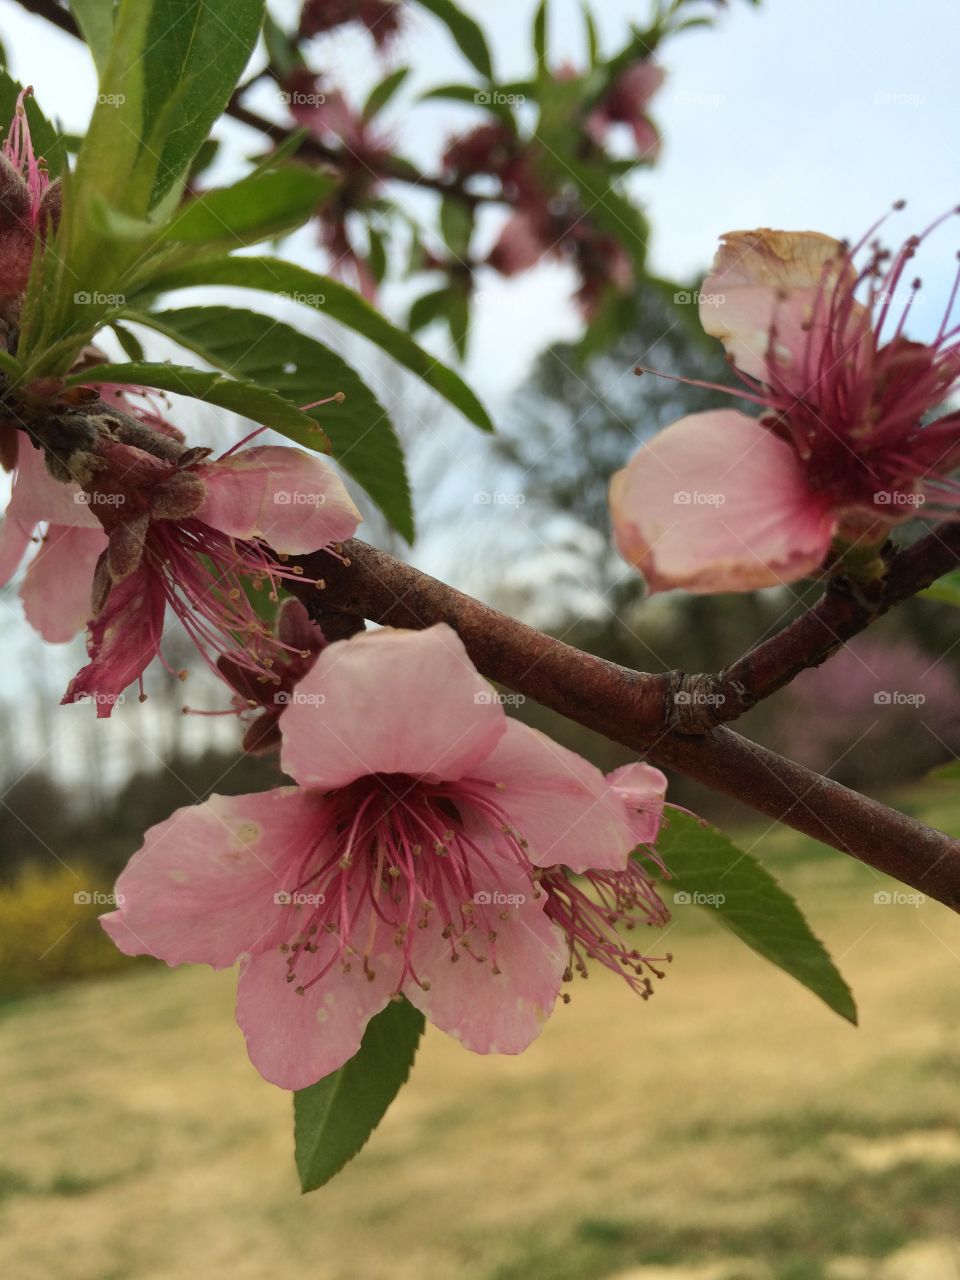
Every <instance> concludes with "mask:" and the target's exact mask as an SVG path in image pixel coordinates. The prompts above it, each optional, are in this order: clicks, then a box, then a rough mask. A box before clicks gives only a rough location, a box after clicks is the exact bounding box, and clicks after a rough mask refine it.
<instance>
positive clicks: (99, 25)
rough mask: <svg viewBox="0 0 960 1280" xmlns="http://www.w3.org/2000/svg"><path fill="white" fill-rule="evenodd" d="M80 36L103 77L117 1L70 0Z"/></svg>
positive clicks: (108, 55) (111, 37)
mask: <svg viewBox="0 0 960 1280" xmlns="http://www.w3.org/2000/svg"><path fill="white" fill-rule="evenodd" d="M70 8H71V9H72V10H73V16H74V17H75V18H76V20H77V26H78V27H79V28H80V34H81V35H82V36H83V38H84V40H86V42H87V45H88V47H89V49H90V53H91V54H92V56H93V61H94V65H95V66H96V68H97V72H98V74H99V75H103V73H104V71H105V70H106V66H107V62H108V60H109V57H110V44H111V41H112V40H113V20H114V17H115V15H116V8H117V6H116V2H115V0H70Z"/></svg>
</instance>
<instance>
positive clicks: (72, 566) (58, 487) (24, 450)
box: [0, 431, 107, 644]
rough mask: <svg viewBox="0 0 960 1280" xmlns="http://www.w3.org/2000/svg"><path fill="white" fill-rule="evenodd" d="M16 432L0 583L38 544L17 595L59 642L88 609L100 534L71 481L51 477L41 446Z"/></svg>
mask: <svg viewBox="0 0 960 1280" xmlns="http://www.w3.org/2000/svg"><path fill="white" fill-rule="evenodd" d="M16 435H17V436H18V437H19V439H18V440H17V442H16V449H15V451H14V471H13V486H12V489H11V494H10V501H9V503H8V504H7V510H6V514H5V515H4V517H3V520H2V522H0V586H4V585H6V583H8V582H9V581H10V579H11V578H12V577H13V575H14V573H16V571H17V569H18V567H19V566H20V563H21V561H22V560H23V558H24V556H25V555H26V554H27V552H28V550H29V548H30V546H31V544H33V543H36V544H38V550H37V553H36V555H35V556H34V557H33V558H32V560H31V561H30V565H29V567H28V569H27V572H26V574H25V576H24V580H23V585H22V586H21V588H20V597H21V599H22V601H23V609H24V614H25V615H26V619H27V621H28V622H29V623H30V625H31V626H32V627H34V628H35V629H36V630H37V631H38V632H39V633H40V635H41V636H42V637H43V639H44V640H46V641H48V642H49V643H51V644H60V643H63V642H65V641H67V640H71V639H73V637H74V636H75V635H76V634H77V632H78V631H81V630H82V629H83V626H84V624H85V623H86V621H87V619H88V618H89V617H90V587H91V583H92V582H93V574H94V569H95V567H96V564H97V561H98V559H99V558H100V555H101V553H102V552H103V550H104V548H105V547H106V545H107V538H106V535H105V534H104V532H103V529H102V528H101V526H100V522H99V521H98V520H97V519H96V517H95V516H94V515H93V513H92V512H91V510H90V506H89V504H88V503H87V501H86V495H85V494H84V493H83V491H82V490H81V488H80V487H79V485H76V484H61V483H60V482H59V481H57V480H55V479H54V478H53V477H52V476H51V475H50V473H49V471H48V470H47V467H46V465H45V463H44V460H43V453H42V451H41V450H39V449H37V448H36V446H35V445H34V443H33V442H32V441H31V440H30V439H29V437H27V436H26V435H25V434H24V433H23V432H22V431H18V432H17V433H16Z"/></svg>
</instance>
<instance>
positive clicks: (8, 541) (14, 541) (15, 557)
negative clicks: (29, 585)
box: [0, 514, 33, 587]
mask: <svg viewBox="0 0 960 1280" xmlns="http://www.w3.org/2000/svg"><path fill="white" fill-rule="evenodd" d="M32 535H33V525H23V524H21V523H20V521H19V520H18V519H17V518H16V517H15V516H11V515H9V514H8V515H6V516H4V518H3V520H0V587H4V586H6V584H7V583H8V582H9V581H10V579H11V578H12V577H13V575H14V574H15V573H16V572H17V570H18V569H19V567H20V561H21V560H22V559H23V557H24V556H25V555H26V553H27V548H28V547H29V546H30V542H31V539H32Z"/></svg>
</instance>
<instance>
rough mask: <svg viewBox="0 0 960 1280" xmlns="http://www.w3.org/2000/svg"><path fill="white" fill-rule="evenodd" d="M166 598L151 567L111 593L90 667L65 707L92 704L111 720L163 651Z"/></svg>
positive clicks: (94, 635) (95, 628)
mask: <svg viewBox="0 0 960 1280" xmlns="http://www.w3.org/2000/svg"><path fill="white" fill-rule="evenodd" d="M165 608H166V596H165V595H164V591H163V583H162V582H161V581H160V578H159V575H158V574H156V573H152V572H151V571H150V569H149V568H148V567H147V566H146V564H143V565H141V567H140V568H139V569H138V570H136V572H134V573H131V574H130V576H129V577H128V578H124V580H123V582H118V583H115V584H114V586H113V587H112V588H111V591H110V595H109V596H108V597H107V603H106V604H105V605H104V607H103V609H102V611H101V612H100V614H99V616H98V617H96V618H94V619H93V621H92V622H91V623H90V627H89V631H88V636H87V653H88V654H89V655H90V662H89V663H88V664H87V665H86V666H85V667H83V668H82V670H80V671H78V672H77V674H76V675H75V676H74V677H73V679H72V680H71V681H70V684H69V685H68V686H67V692H66V693H65V694H64V696H63V698H62V701H63V702H82V701H84V700H87V699H92V700H93V701H94V702H95V703H96V704H97V717H98V718H103V717H105V716H109V715H110V713H111V711H112V710H113V708H114V705H115V704H116V702H117V701H118V699H119V697H120V695H121V694H122V693H123V691H124V689H126V688H127V687H128V685H131V684H133V682H134V680H138V679H139V678H140V676H141V675H142V674H143V673H144V671H145V670H146V669H147V667H148V666H149V664H150V662H151V660H152V659H153V658H155V657H156V655H157V654H158V653H159V651H160V637H161V636H162V634H163V615H164V610H165Z"/></svg>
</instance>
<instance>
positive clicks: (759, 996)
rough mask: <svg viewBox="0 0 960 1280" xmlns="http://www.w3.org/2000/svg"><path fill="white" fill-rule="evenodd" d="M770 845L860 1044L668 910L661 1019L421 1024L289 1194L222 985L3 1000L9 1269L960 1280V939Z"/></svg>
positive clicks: (841, 870) (618, 1008) (156, 985)
mask: <svg viewBox="0 0 960 1280" xmlns="http://www.w3.org/2000/svg"><path fill="white" fill-rule="evenodd" d="M929 816H930V817H931V819H932V820H934V821H940V822H946V821H947V819H946V817H945V815H944V813H943V812H940V813H931V814H930V815H929ZM761 849H762V850H764V849H765V850H766V851H767V852H768V853H769V857H768V859H767V860H768V862H769V865H771V867H773V869H774V870H777V871H778V872H779V874H780V876H781V878H782V880H783V881H784V882H785V883H786V884H787V885H788V887H789V888H791V889H792V890H793V891H794V892H795V893H796V894H797V895H798V896H799V897H800V899H801V901H802V903H803V904H804V906H805V907H806V908H807V910H808V912H809V914H810V916H811V919H812V921H813V924H814V927H815V928H816V929H817V931H818V932H819V933H820V935H821V936H822V937H823V938H824V939H825V940H826V942H827V943H828V944H829V946H830V948H831V950H832V952H833V954H834V956H835V958H836V959H837V961H838V963H839V964H840V966H841V968H842V969H843V971H844V973H845V975H846V977H847V978H848V980H849V981H850V982H851V984H852V985H853V987H854V990H855V992H856V994H857V997H858V999H859V1003H860V1009H861V1026H860V1028H859V1029H858V1030H854V1029H853V1028H851V1027H850V1026H848V1025H846V1024H845V1023H843V1022H842V1021H841V1020H840V1019H838V1018H837V1017H836V1016H835V1015H833V1014H831V1013H829V1012H828V1011H827V1010H826V1009H825V1008H823V1007H821V1006H820V1005H819V1004H818V1002H817V1001H816V1000H815V999H814V998H813V997H812V996H810V995H809V994H808V993H807V992H806V991H804V990H802V989H801V988H800V987H799V986H797V985H796V984H795V983H794V982H793V981H792V980H791V979H789V978H787V977H786V976H784V975H783V974H781V973H779V972H778V971H776V970H774V969H772V968H771V967H770V966H769V965H767V964H765V963H763V962H762V961H760V960H759V959H757V958H756V957H754V956H753V955H752V953H750V952H749V951H747V950H746V949H745V948H744V947H743V946H742V945H741V944H740V943H738V942H736V941H735V940H734V939H732V938H731V937H729V936H727V935H725V934H724V933H723V932H722V931H721V930H719V929H717V928H716V927H715V926H714V925H713V924H712V923H710V922H709V921H707V920H706V919H705V917H703V916H702V915H701V913H700V912H699V911H698V910H697V909H696V908H692V907H688V908H680V909H679V910H678V919H677V920H676V923H675V925H674V926H672V928H671V932H670V937H669V943H668V944H667V945H668V946H669V947H670V948H671V949H672V950H673V952H674V956H675V960H674V964H673V966H672V968H671V971H670V973H669V976H668V977H667V979H666V980H665V981H664V982H663V983H661V984H659V987H658V990H657V994H656V997H655V999H654V1000H652V1001H650V1002H649V1003H647V1004H642V1003H640V1002H639V1001H637V1000H636V999H634V998H632V997H631V996H630V994H629V992H628V991H627V989H626V987H625V985H623V984H620V983H619V982H618V981H616V980H615V979H614V978H613V977H609V978H608V977H607V976H606V975H601V976H596V977H593V978H591V979H590V981H589V982H587V983H582V982H581V983H580V984H579V985H577V986H576V987H575V988H574V998H573V1001H572V1003H571V1004H570V1005H569V1006H567V1007H561V1008H559V1009H558V1011H557V1013H556V1015H555V1017H554V1018H553V1019H552V1020H551V1022H550V1024H549V1025H548V1027H547V1029H546V1030H545V1032H544V1034H543V1036H542V1037H541V1039H540V1040H539V1041H538V1042H537V1044H536V1045H535V1046H534V1047H533V1048H532V1049H531V1050H530V1051H529V1052H528V1053H526V1054H525V1055H523V1056H522V1057H520V1058H517V1059H505V1058H500V1059H484V1058H480V1057H476V1056H474V1055H472V1054H469V1053H467V1052H466V1051H464V1050H463V1049H461V1048H460V1047H459V1046H458V1045H457V1044H455V1043H454V1042H453V1041H451V1040H448V1039H447V1038H445V1037H444V1036H443V1035H441V1034H440V1033H437V1032H432V1031H429V1032H428V1034H427V1037H426V1039H425V1042H424V1045H423V1048H422V1050H421V1053H420V1057H419V1060H418V1063H417V1066H416V1068H415V1071H414V1076H413V1080H412V1083H411V1084H410V1085H409V1086H408V1088H407V1089H406V1090H405V1091H404V1092H403V1093H402V1094H401V1096H400V1098H399V1100H398V1102H397V1103H396V1105H395V1106H394V1108H393V1109H392V1111H391V1112H390V1113H389V1114H388V1116H387V1118H386V1120H385V1121H384V1123H383V1125H382V1126H381V1128H380V1130H379V1131H378V1132H377V1133H376V1134H375V1135H374V1137H373V1139H372V1141H371V1143H370V1144H369V1146H368V1147H367V1149H366V1150H365V1152H364V1153H363V1154H362V1155H361V1156H360V1157H359V1159H357V1160H356V1161H355V1162H354V1163H353V1164H352V1165H351V1166H350V1167H348V1169H347V1170H346V1171H345V1173H343V1174H342V1175H341V1176H340V1177H339V1178H338V1179H337V1180H336V1181H335V1182H333V1183H332V1184H331V1185H330V1186H329V1187H328V1188H326V1189H324V1190H322V1191H320V1192H318V1193H315V1194H313V1195H310V1196H306V1197H301V1196H300V1195H299V1193H298V1188H297V1183H296V1178H295V1174H294V1169H293V1162H292V1148H291V1134H290V1100H289V1097H288V1096H287V1095H285V1094H283V1093H281V1092H280V1091H278V1090H276V1089H274V1088H272V1087H271V1086H269V1085H267V1084H264V1083H263V1082H262V1081H261V1080H260V1079H259V1077H258V1076H257V1075H256V1074H255V1072H254V1071H253V1069H252V1068H251V1067H250V1065H249V1064H248V1062H247V1059H246V1056H245V1054H244V1051H243V1047H242V1041H241V1038H240V1034H239V1032H238V1031H237V1030H236V1028H235V1026H234V1024H233V1019H232V1010H231V1005H232V998H233V977H232V975H230V974H219V975H213V974H211V973H210V972H209V971H208V970H201V969H196V970H182V971H177V972H174V973H170V972H168V971H166V970H164V969H160V968H158V969H156V970H151V971H149V972H138V973H135V974H132V975H129V976H125V977H122V978H113V979H99V980H96V981H90V982H87V983H84V984H80V985H78V986H75V987H72V988H65V989H62V990H60V991H58V992H56V993H54V994H51V995H45V996H40V997H31V998H30V999H28V1000H23V1001H20V1002H18V1003H16V1004H13V1005H8V1006H6V1007H5V1008H4V1009H3V1010H2V1013H0V1097H2V1098H3V1105H2V1110H3V1116H2V1128H0V1215H2V1217H0V1223H2V1232H0V1273H2V1274H3V1275H4V1276H6V1277H9V1278H10V1280H50V1278H51V1277H64V1278H65V1280H128V1278H129V1280H184V1278H186V1280H194V1277H197V1278H200V1277H202V1278H203V1280H260V1277H271V1278H272V1277H294V1276H304V1277H309V1278H310V1280H447V1278H448V1277H449V1278H451V1280H452V1278H453V1277H457V1278H458V1280H753V1278H754V1277H764V1278H766V1277H770V1278H774V1280H819V1278H821V1277H822V1278H826V1280H954V1278H960V1124H958V1116H960V1019H958V1017H957V1011H958V1009H960V923H958V921H957V919H956V917H955V916H952V915H951V914H950V913H949V912H948V911H946V910H945V909H944V908H941V907H939V906H938V905H936V904H934V903H931V902H927V903H924V904H922V905H920V906H919V907H912V906H907V905H896V904H890V905H877V904H875V902H874V898H873V895H874V893H875V892H876V890H877V889H878V888H880V889H882V888H884V887H890V886H889V885H887V884H885V882H883V881H882V880H880V879H879V878H877V877H875V876H874V875H873V874H872V873H871V872H868V871H867V870H865V869H863V868H860V867H859V866H857V865H856V864H854V863H853V862H851V861H849V860H845V859H842V858H841V857H839V856H831V857H829V858H828V857H826V856H819V855H811V853H810V851H809V850H806V851H805V850H804V849H803V847H801V846H799V845H798V844H797V843H796V842H795V841H792V840H790V839H784V838H782V836H781V838H779V839H777V840H775V841H773V842H772V843H770V842H768V843H767V844H766V845H764V846H761Z"/></svg>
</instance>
